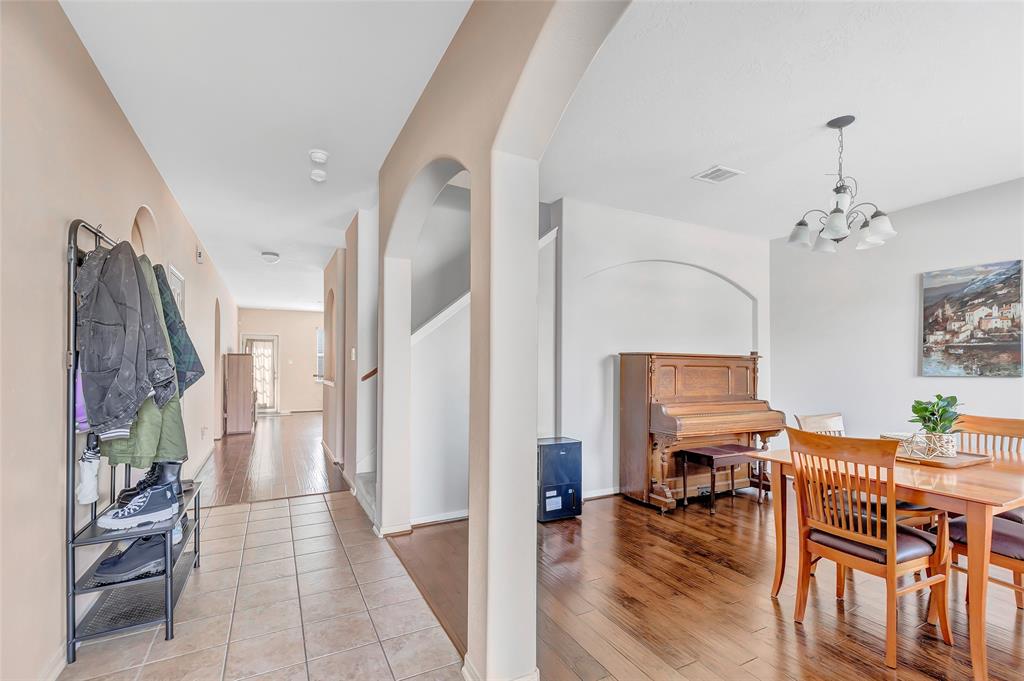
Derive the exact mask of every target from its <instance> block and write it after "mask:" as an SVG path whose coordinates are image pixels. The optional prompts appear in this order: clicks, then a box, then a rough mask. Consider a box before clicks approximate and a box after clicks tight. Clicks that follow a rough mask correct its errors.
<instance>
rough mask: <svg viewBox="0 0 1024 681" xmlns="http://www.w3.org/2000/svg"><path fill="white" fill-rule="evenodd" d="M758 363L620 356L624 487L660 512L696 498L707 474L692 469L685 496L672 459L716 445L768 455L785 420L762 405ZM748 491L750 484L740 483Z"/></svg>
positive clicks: (752, 358)
mask: <svg viewBox="0 0 1024 681" xmlns="http://www.w3.org/2000/svg"><path fill="white" fill-rule="evenodd" d="M757 360H758V355H757V353H756V352H752V353H750V354H749V355H684V354H667V353H664V354H663V353H635V352H624V353H620V355H619V390H620V394H619V487H620V489H621V491H622V493H623V494H625V495H626V496H629V497H632V498H634V499H637V500H638V501H642V502H644V503H648V504H652V505H654V506H657V507H659V508H660V509H661V510H662V511H663V512H664V511H666V510H669V509H673V508H675V507H676V500H677V499H681V498H683V497H684V495H685V496H696V495H697V490H698V488H699V487H701V486H707V485H708V484H709V482H710V478H711V476H710V475H709V474H708V473H707V472H706V471H707V469H703V471H700V470H694V469H691V470H690V472H689V474H688V475H687V476H686V477H687V486H688V489H683V484H682V475H683V474H682V470H680V469H681V468H682V466H680V465H678V462H677V458H676V457H675V456H674V455H673V453H674V452H678V451H680V450H683V449H693V448H697V447H708V446H714V445H730V444H731V445H742V446H747V447H754V448H757V447H759V448H760V449H767V448H768V439H769V438H771V437H774V436H775V435H778V434H779V432H780V431H782V429H783V428H785V426H786V417H785V415H784V414H783V413H782V412H780V411H776V410H774V409H772V408H771V407H770V406H769V405H768V402H767V401H765V400H759V399H757ZM741 482H742V483H743V484H749V482H750V473H749V471H748V473H747V480H746V481H741Z"/></svg>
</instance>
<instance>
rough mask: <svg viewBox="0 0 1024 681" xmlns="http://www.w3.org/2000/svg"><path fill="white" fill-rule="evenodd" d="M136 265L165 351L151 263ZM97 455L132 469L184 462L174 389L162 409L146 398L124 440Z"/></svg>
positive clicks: (164, 329) (163, 324) (185, 455)
mask: <svg viewBox="0 0 1024 681" xmlns="http://www.w3.org/2000/svg"><path fill="white" fill-rule="evenodd" d="M139 263H140V264H141V265H142V273H143V278H144V279H145V281H146V288H148V289H149V294H150V296H151V297H152V298H153V305H154V306H155V307H156V311H157V315H156V316H157V318H158V319H159V320H160V330H161V332H162V333H163V335H164V340H165V341H166V342H167V347H171V341H170V338H169V337H168V334H167V324H166V322H165V321H164V314H163V307H162V306H161V303H160V289H159V286H158V285H157V281H156V275H155V274H154V273H153V263H151V262H150V260H149V258H148V257H146V256H142V257H140V258H139ZM172 383H173V381H172ZM100 452H101V453H102V454H103V455H104V456H106V457H107V460H108V462H109V463H110V464H111V465H116V464H121V463H127V464H130V465H131V466H132V468H149V466H150V464H152V463H153V462H154V461H184V460H185V459H186V458H188V445H187V443H186V441H185V422H184V421H183V420H182V418H181V399H180V397H179V396H178V390H177V386H175V390H174V394H173V395H172V396H171V398H170V399H169V400H168V401H167V403H166V404H165V405H164V406H163V407H158V406H156V402H154V401H153V398H152V397H149V398H147V399H146V401H145V402H143V403H142V406H141V407H139V413H138V416H137V417H136V418H135V421H134V422H133V423H132V428H131V433H129V435H128V437H126V438H120V439H116V440H107V441H105V442H100Z"/></svg>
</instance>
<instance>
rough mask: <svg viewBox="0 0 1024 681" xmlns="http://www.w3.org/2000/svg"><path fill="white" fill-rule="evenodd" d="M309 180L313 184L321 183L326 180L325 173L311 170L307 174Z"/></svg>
mask: <svg viewBox="0 0 1024 681" xmlns="http://www.w3.org/2000/svg"><path fill="white" fill-rule="evenodd" d="M309 179H311V180H313V181H314V182H323V181H325V180H326V179H327V171H326V170H324V169H322V168H313V170H311V171H310V173H309Z"/></svg>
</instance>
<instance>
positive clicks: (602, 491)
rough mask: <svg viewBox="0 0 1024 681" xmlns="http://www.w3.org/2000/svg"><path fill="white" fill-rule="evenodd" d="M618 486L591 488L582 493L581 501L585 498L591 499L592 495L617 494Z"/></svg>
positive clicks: (605, 495)
mask: <svg viewBox="0 0 1024 681" xmlns="http://www.w3.org/2000/svg"><path fill="white" fill-rule="evenodd" d="M618 493H619V488H618V487H605V488H604V489H592V490H588V491H586V492H584V493H583V501H586V500H587V499H593V498H594V497H607V496H610V495H612V494H618Z"/></svg>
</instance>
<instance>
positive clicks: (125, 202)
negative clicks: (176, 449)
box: [0, 2, 237, 679]
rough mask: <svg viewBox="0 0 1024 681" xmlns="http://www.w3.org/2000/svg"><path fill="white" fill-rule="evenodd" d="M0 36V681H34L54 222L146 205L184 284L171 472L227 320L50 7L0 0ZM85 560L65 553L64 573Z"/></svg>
mask: <svg viewBox="0 0 1024 681" xmlns="http://www.w3.org/2000/svg"><path fill="white" fill-rule="evenodd" d="M0 25H2V28H0V31H2V35H0V45H2V54H0V59H2V63H3V70H2V81H0V88H2V91H3V102H2V109H0V116H2V121H3V126H2V149H3V158H2V175H3V189H2V213H0V291H2V294H3V297H2V299H0V376H2V382H0V402H2V405H3V409H2V410H0V551H2V555H0V574H2V581H0V678H3V679H47V678H51V677H52V676H54V675H55V674H56V673H57V671H59V668H60V665H61V664H62V660H63V652H64V645H63V644H64V503H65V502H64V489H65V486H64V470H65V456H64V440H63V435H64V416H63V405H64V371H63V357H64V344H65V334H64V318H65V305H66V295H65V258H64V255H65V244H66V239H67V229H68V224H69V223H70V221H71V220H73V219H75V218H82V219H84V220H86V221H88V222H90V223H92V224H99V223H102V224H103V228H104V230H105V231H106V232H107V233H108V234H110V235H111V236H113V237H114V238H116V239H127V238H129V235H130V230H131V226H132V220H133V218H134V217H135V214H136V212H137V211H138V209H139V207H140V206H143V205H145V206H148V207H149V208H150V209H151V210H152V213H153V216H154V217H155V222H156V233H155V236H154V238H151V239H150V240H149V242H147V252H148V254H149V255H150V257H151V258H152V259H153V261H154V262H157V263H161V262H162V263H165V264H171V265H173V266H174V267H175V268H177V269H178V270H179V271H180V272H181V273H182V274H183V275H184V277H185V302H184V306H183V308H184V309H183V314H184V317H185V321H186V323H187V325H188V329H189V332H190V334H191V336H192V338H193V340H194V342H195V343H196V346H197V348H198V350H199V353H200V357H201V359H202V361H203V363H204V365H205V366H206V368H207V375H206V376H205V377H204V378H203V379H201V380H200V381H199V382H198V383H196V384H195V385H194V386H193V387H192V388H190V389H189V391H188V392H187V393H186V394H185V396H184V399H183V401H182V402H183V410H184V419H185V427H186V433H187V436H188V446H189V451H190V459H189V462H188V463H187V465H186V474H191V473H193V472H194V471H195V470H196V469H197V467H198V466H199V465H200V464H201V463H202V462H203V461H204V460H205V459H206V456H207V454H208V453H209V452H210V450H211V446H212V443H213V437H214V434H215V430H216V422H217V418H216V414H215V406H214V379H213V366H214V356H215V352H214V348H213V329H214V308H215V304H216V301H217V300H218V299H219V301H220V309H221V316H222V319H221V339H222V341H223V347H222V348H221V349H220V350H221V351H226V350H229V349H233V346H234V343H235V340H234V339H237V328H236V324H237V312H236V307H235V302H234V300H233V298H232V297H231V294H230V293H229V292H228V289H227V287H226V286H225V285H224V282H223V281H222V280H221V278H220V276H219V275H218V273H217V269H216V266H215V265H214V263H212V262H210V261H209V259H207V261H206V263H205V264H203V265H198V264H196V262H195V249H196V247H197V246H198V245H199V241H198V239H197V237H196V235H195V233H194V231H193V230H192V227H191V226H190V225H189V222H188V220H187V219H186V218H185V216H184V215H183V214H182V212H181V209H180V207H179V206H178V204H177V202H176V201H175V199H174V197H173V196H172V194H171V192H170V191H169V189H168V188H167V186H166V185H165V184H164V182H163V179H162V178H161V176H160V174H159V172H158V171H157V169H156V167H155V166H154V165H153V163H152V161H151V160H150V158H149V155H148V154H147V153H146V150H145V149H144V148H143V146H142V144H141V143H140V142H139V140H138V138H137V137H136V136H135V133H134V131H133V130H132V128H131V125H129V123H128V121H127V120H126V119H125V117H124V115H123V113H122V112H121V110H120V108H119V107H118V105H117V102H116V101H115V100H114V98H113V97H112V96H111V94H110V92H109V90H108V89H107V87H106V84H105V83H104V81H103V79H102V78H101V76H100V74H99V72H98V71H97V70H96V68H95V66H94V65H93V63H92V60H91V59H90V57H89V55H88V53H87V52H86V50H85V49H84V47H83V46H82V44H81V42H80V41H79V39H78V37H77V35H76V34H75V31H74V30H73V28H72V27H71V25H70V24H69V22H68V21H67V18H66V17H65V16H64V13H63V12H62V10H61V9H60V7H59V6H58V5H57V4H56V3H50V2H4V3H2V5H0ZM105 477H106V476H105V475H103V474H101V476H100V480H101V482H102V481H103V480H104V478H105ZM103 494H104V492H101V498H102V495H103ZM86 510H87V509H84V508H79V511H80V513H79V522H81V521H82V519H83V518H84V517H85V515H86ZM94 557H95V553H90V552H89V551H80V552H79V554H78V558H79V565H80V566H88V565H89V564H90V563H91V562H92V560H93V558H94ZM80 600H81V601H82V602H83V604H84V599H80Z"/></svg>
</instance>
